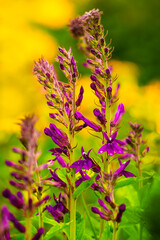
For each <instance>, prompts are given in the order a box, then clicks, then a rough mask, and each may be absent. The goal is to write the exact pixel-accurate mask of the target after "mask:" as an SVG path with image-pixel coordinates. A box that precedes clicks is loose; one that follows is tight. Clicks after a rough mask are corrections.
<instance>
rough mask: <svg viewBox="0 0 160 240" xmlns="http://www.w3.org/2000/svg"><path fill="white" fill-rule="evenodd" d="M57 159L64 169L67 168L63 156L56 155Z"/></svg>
mask: <svg viewBox="0 0 160 240" xmlns="http://www.w3.org/2000/svg"><path fill="white" fill-rule="evenodd" d="M56 159H57V161H58V163H59V164H60V165H61V166H62V167H64V168H65V167H67V163H66V162H65V161H64V159H63V158H62V157H61V156H59V155H56Z"/></svg>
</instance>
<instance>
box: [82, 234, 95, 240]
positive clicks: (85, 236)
mask: <svg viewBox="0 0 160 240" xmlns="http://www.w3.org/2000/svg"><path fill="white" fill-rule="evenodd" d="M83 240H93V238H91V237H90V236H88V234H86V233H85V234H84V235H83Z"/></svg>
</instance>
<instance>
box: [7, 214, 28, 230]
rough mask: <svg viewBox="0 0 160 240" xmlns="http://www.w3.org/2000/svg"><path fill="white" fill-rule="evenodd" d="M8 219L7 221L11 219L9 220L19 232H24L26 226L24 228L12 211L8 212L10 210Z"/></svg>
mask: <svg viewBox="0 0 160 240" xmlns="http://www.w3.org/2000/svg"><path fill="white" fill-rule="evenodd" d="M8 219H9V221H11V222H12V223H13V224H14V226H15V228H16V229H17V230H18V231H19V232H21V233H25V231H26V228H25V227H24V226H23V225H22V224H21V223H20V222H19V221H18V220H17V219H16V218H15V216H14V215H13V214H12V213H10V212H9V216H8Z"/></svg>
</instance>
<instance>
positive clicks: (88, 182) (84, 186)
mask: <svg viewBox="0 0 160 240" xmlns="http://www.w3.org/2000/svg"><path fill="white" fill-rule="evenodd" d="M96 176H97V174H95V175H94V176H93V177H92V178H90V179H89V180H86V181H84V182H82V183H81V184H80V186H78V187H77V189H76V190H75V191H74V193H73V197H74V199H75V198H77V197H78V196H79V195H80V194H81V193H82V192H83V191H84V190H86V189H87V188H89V187H90V186H91V185H92V183H93V182H94V181H95V177H96Z"/></svg>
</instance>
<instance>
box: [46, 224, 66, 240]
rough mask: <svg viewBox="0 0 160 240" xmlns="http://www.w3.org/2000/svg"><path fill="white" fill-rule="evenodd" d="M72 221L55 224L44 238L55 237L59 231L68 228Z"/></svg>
mask: <svg viewBox="0 0 160 240" xmlns="http://www.w3.org/2000/svg"><path fill="white" fill-rule="evenodd" d="M69 224H70V223H59V224H57V225H55V226H54V227H51V228H50V229H49V231H48V232H47V233H46V235H45V237H44V240H48V239H51V238H52V239H53V236H54V235H55V234H56V233H58V232H59V231H62V230H63V229H64V228H66V227H67V226H68V225H69Z"/></svg>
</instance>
